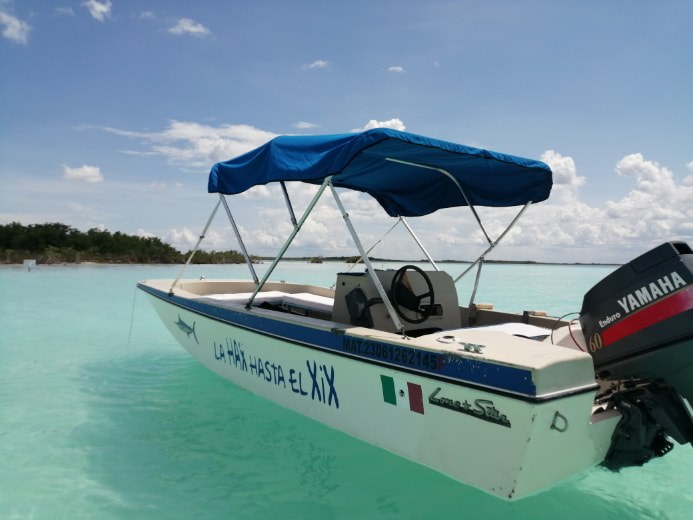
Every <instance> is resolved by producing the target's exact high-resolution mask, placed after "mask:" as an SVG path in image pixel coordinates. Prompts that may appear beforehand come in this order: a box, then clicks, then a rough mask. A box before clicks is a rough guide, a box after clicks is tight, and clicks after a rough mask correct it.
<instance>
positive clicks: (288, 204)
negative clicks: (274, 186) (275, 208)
mask: <svg viewBox="0 0 693 520" xmlns="http://www.w3.org/2000/svg"><path fill="white" fill-rule="evenodd" d="M279 184H280V185H281V187H282V193H284V200H285V201H286V207H287V208H288V209H289V217H291V223H292V224H293V225H294V227H296V214H295V213H294V208H293V206H292V205H291V199H290V198H289V192H288V191H286V184H285V183H284V181H279Z"/></svg>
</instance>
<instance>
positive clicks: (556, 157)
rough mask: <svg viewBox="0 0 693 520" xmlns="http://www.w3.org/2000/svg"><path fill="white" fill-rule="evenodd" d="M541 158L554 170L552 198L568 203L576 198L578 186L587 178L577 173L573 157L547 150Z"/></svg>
mask: <svg viewBox="0 0 693 520" xmlns="http://www.w3.org/2000/svg"><path fill="white" fill-rule="evenodd" d="M541 160H542V161H544V162H545V163H546V164H548V165H549V166H550V167H551V171H553V183H554V186H553V190H552V195H551V197H552V200H554V201H555V200H556V199H560V200H561V201H562V202H563V203H566V202H567V201H569V200H572V199H575V198H576V197H577V190H578V188H579V187H580V186H582V185H583V184H584V183H585V178H584V177H580V176H579V175H578V174H577V168H576V167H575V161H574V160H573V158H572V157H564V156H562V155H561V154H560V153H557V152H555V151H554V150H547V151H545V152H544V153H543V154H542V155H541Z"/></svg>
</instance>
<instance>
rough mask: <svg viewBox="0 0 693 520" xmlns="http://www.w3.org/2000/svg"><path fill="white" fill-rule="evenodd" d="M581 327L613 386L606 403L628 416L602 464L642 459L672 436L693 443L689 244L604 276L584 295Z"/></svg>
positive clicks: (601, 373) (667, 445)
mask: <svg viewBox="0 0 693 520" xmlns="http://www.w3.org/2000/svg"><path fill="white" fill-rule="evenodd" d="M580 325H581V327H582V331H583V333H584V335H585V340H586V342H587V349H588V352H589V353H590V354H591V355H592V358H593V359H594V367H595V373H596V374H597V378H598V380H600V381H601V382H602V383H603V386H607V387H608V389H607V390H606V392H605V393H604V394H603V395H602V396H601V402H603V403H605V404H606V406H612V407H616V408H618V409H619V411H621V413H622V414H623V419H622V420H621V422H620V423H619V426H618V427H617V428H616V431H615V433H614V437H613V438H612V443H611V448H610V450H609V453H608V454H607V457H606V460H605V461H604V463H605V464H606V465H607V466H608V467H611V468H615V469H616V468H620V467H623V466H631V465H638V464H643V463H644V462H647V461H648V460H649V459H651V458H652V457H655V456H661V455H664V454H665V453H667V452H668V451H670V450H671V448H672V447H673V444H672V443H671V442H670V441H669V440H668V437H672V438H673V439H674V440H676V441H677V442H679V443H680V444H685V443H688V442H690V443H692V444H693V416H692V415H691V409H690V405H688V406H687V404H686V401H685V400H686V399H687V400H688V401H689V403H693V250H692V249H691V248H690V246H689V245H688V244H686V243H684V242H667V243H665V244H662V245H661V246H659V247H656V248H654V249H652V250H651V251H648V252H647V253H645V254H643V255H641V256H639V257H638V258H636V259H635V260H633V261H631V262H629V263H628V264H626V265H624V266H622V267H620V268H619V269H617V270H616V271H614V272H613V273H611V274H610V275H609V276H607V277H606V278H604V279H603V280H602V281H601V282H599V283H598V284H597V285H595V286H594V287H593V288H592V289H590V290H589V291H588V292H587V294H585V297H584V300H583V303H582V310H581V312H580ZM609 383H611V384H610V386H609ZM684 398H685V399H684Z"/></svg>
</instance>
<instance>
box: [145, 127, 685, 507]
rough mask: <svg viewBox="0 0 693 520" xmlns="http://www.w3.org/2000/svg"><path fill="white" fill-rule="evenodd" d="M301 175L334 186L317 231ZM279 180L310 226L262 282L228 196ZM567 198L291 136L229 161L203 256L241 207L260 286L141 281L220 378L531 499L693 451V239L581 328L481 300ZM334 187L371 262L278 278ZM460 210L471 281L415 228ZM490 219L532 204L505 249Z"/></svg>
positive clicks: (438, 155)
mask: <svg viewBox="0 0 693 520" xmlns="http://www.w3.org/2000/svg"><path fill="white" fill-rule="evenodd" d="M295 182H296V183H308V184H312V185H315V186H316V187H317V191H316V192H315V195H314V197H313V198H312V200H311V201H310V203H309V204H308V206H307V207H306V209H305V210H304V211H303V213H302V214H301V215H300V217H299V218H297V215H296V213H295V212H294V208H293V205H292V202H291V197H290V196H289V190H288V189H287V185H288V184H290V183H295ZM266 184H276V185H278V186H280V187H281V190H279V189H277V190H276V191H277V192H278V193H279V192H281V194H282V195H280V197H282V198H283V199H284V202H283V204H286V207H287V218H288V219H289V220H290V221H291V222H292V230H291V232H290V233H289V236H288V237H287V238H286V241H285V242H284V244H283V245H282V246H281V248H280V250H279V252H278V254H277V255H276V257H275V258H274V260H273V261H272V263H271V264H270V265H269V267H268V268H267V270H266V272H265V273H264V274H263V276H262V277H258V276H257V274H256V272H255V269H254V267H253V263H252V261H251V258H250V256H249V254H248V252H247V250H246V247H245V245H244V242H243V240H242V236H241V234H240V232H239V228H238V226H237V224H236V221H235V219H234V216H233V214H232V212H231V209H230V206H229V204H228V201H227V197H232V196H234V195H239V194H241V193H243V192H245V191H246V190H248V189H250V188H252V187H253V186H258V185H266ZM551 187H552V172H551V169H550V168H549V167H548V166H547V165H546V164H544V163H542V162H540V161H536V160H531V159H525V158H520V157H516V156H512V155H508V154H503V153H498V152H493V151H489V150H484V149H479V148H473V147H468V146H464V145H460V144H455V143H450V142H446V141H441V140H438V139H433V138H429V137H424V136H420V135H416V134H411V133H407V132H400V131H395V130H390V129H383V128H379V129H373V130H369V131H366V132H360V133H349V134H337V135H322V136H320V135H318V136H279V137H276V138H275V139H273V140H271V141H269V142H268V143H266V144H264V145H263V146H260V147H259V148H257V149H255V150H253V151H250V152H248V153H246V154H244V155H241V156H239V157H236V158H233V159H231V160H229V161H226V162H221V163H217V164H215V165H213V167H212V168H211V172H210V174H209V181H208V191H209V193H211V194H213V196H214V197H217V201H216V204H215V205H214V208H213V210H212V212H211V214H210V216H209V218H208V220H207V224H206V226H205V228H204V230H203V232H202V233H201V235H200V239H199V240H198V242H197V245H196V246H195V249H194V250H193V253H192V254H191V255H190V257H189V258H188V261H187V263H186V266H187V265H189V263H190V262H191V261H192V259H193V257H194V251H195V250H197V249H198V248H199V246H200V243H201V241H202V240H203V237H204V235H205V233H206V232H207V230H208V228H209V226H210V223H211V222H212V220H213V219H214V218H215V215H216V213H217V210H218V209H219V208H220V207H223V208H224V211H225V212H226V214H227V217H228V220H229V225H230V227H231V228H232V229H233V231H234V233H235V237H236V239H237V241H238V244H239V247H240V249H241V251H242V253H243V255H244V257H245V259H246V262H247V264H248V268H249V276H248V278H247V279H243V280H235V279H199V280H198V279H186V278H183V277H182V274H183V273H184V269H185V266H183V267H182V268H181V271H180V272H179V273H178V276H177V277H175V278H171V279H168V280H145V281H141V282H139V283H138V287H139V289H141V290H142V291H144V292H145V293H146V294H147V296H148V297H149V299H150V300H151V302H152V304H153V306H154V308H155V309H156V312H157V313H158V315H159V316H160V318H161V320H162V322H163V324H164V325H165V326H166V327H167V328H168V330H169V331H170V333H171V334H172V335H173V337H174V338H175V339H176V340H177V341H178V342H179V343H180V344H181V345H182V346H183V347H184V348H185V349H186V350H187V351H188V352H189V353H190V354H191V355H192V356H193V357H195V358H196V359H197V360H199V362H200V363H202V364H203V365H204V366H206V367H207V368H208V369H210V370H211V371H212V372H215V373H216V374H218V375H220V376H221V377H223V378H225V379H227V380H229V381H231V382H232V383H234V384H236V385H238V386H240V387H242V388H244V389H247V390H248V391H250V392H252V393H254V394H257V395H259V396H261V397H263V398H266V399H268V400H270V401H273V402H275V403H278V404H279V405H281V406H283V407H286V408H288V409H290V410H293V411H295V412H298V413H300V414H303V415H305V416H307V417H309V418H311V419H314V420H316V421H319V422H320V423H323V424H324V425H327V426H328V427H331V428H334V429H336V430H339V431H341V432H345V433H346V434H348V435H350V436H353V437H355V438H358V439H361V440H363V441H365V442H367V443H370V444H372V445H375V446H377V447H380V448H382V449H385V450H388V451H390V452H392V453H394V454H396V455H399V456H401V457H404V458H406V459H409V460H411V461H414V462H416V463H418V464H421V465H424V466H427V467H429V468H431V469H432V470H435V471H437V472H440V473H442V474H444V475H447V476H449V477H450V478H453V479H456V480H458V481H460V482H462V483H464V484H467V485H469V486H473V487H476V488H479V489H481V490H483V491H486V492H487V493H490V494H492V495H495V496H497V497H501V498H503V499H506V500H516V499H521V498H524V497H527V496H530V495H533V494H535V493H538V492H540V491H542V490H545V489H547V488H549V487H551V486H553V485H555V484H556V483H558V482H561V481H563V480H565V479H567V478H569V477H571V476H573V475H576V474H579V473H581V472H583V471H585V470H587V469H588V468H591V467H593V466H595V465H600V464H601V465H603V466H605V467H607V468H609V469H613V470H619V469H620V468H623V467H627V466H641V465H644V464H645V463H647V462H648V461H650V460H652V459H654V458H656V457H660V456H663V455H665V454H667V453H669V452H670V451H671V450H672V448H673V447H674V445H675V444H677V443H678V444H680V445H685V444H689V443H693V416H692V414H691V406H690V401H691V400H693V251H692V250H691V247H690V246H689V245H688V244H687V243H685V242H680V241H679V242H677V241H671V242H664V243H662V244H661V245H659V246H657V247H655V248H653V249H651V250H649V251H647V252H645V253H643V254H642V255H641V256H639V257H638V258H635V259H634V260H632V261H630V262H628V263H627V264H624V265H622V266H620V267H618V268H617V269H616V270H615V271H614V272H612V273H611V274H609V275H608V276H606V277H605V278H604V279H603V280H602V281H600V282H599V283H597V284H596V285H595V286H594V287H593V288H592V289H590V290H589V291H588V292H587V293H586V294H585V295H584V297H583V304H582V309H581V311H580V314H579V317H578V318H575V319H571V320H568V319H562V318H555V317H551V316H550V315H548V314H547V313H539V312H532V311H523V310H521V309H520V310H518V312H517V313H512V312H502V311H500V310H496V309H494V308H493V306H492V305H488V304H483V303H479V302H476V301H475V300H476V288H477V286H478V281H479V277H480V274H481V272H482V267H483V265H484V264H485V262H486V256H487V255H488V254H489V253H490V252H491V251H492V250H493V249H494V248H495V247H496V246H497V245H498V244H499V242H500V241H501V240H502V238H503V237H504V236H506V234H507V233H508V231H509V230H510V229H511V228H512V227H513V226H514V225H515V223H516V222H517V221H518V219H519V218H520V217H521V216H522V215H523V214H524V213H525V212H526V211H527V210H528V208H530V207H531V206H532V205H534V204H537V203H540V202H542V201H544V200H546V199H547V198H548V197H549V195H550V192H551ZM314 189H315V188H314ZM347 190H355V191H358V192H361V193H365V194H368V195H370V196H372V197H373V198H375V200H376V201H377V203H378V204H379V205H380V207H382V209H383V217H384V218H390V219H392V220H393V221H394V224H393V226H400V227H403V228H404V229H405V230H406V231H405V235H407V236H409V235H411V238H412V243H413V247H415V248H417V250H420V251H421V255H422V256H421V257H422V258H423V257H425V258H426V266H425V268H421V267H420V266H417V265H414V264H406V265H404V266H402V267H401V268H399V269H396V270H394V269H393V270H389V269H378V268H377V267H376V266H374V265H373V264H372V262H371V260H370V258H369V252H370V251H371V249H366V247H365V246H364V245H363V243H362V241H361V240H360V238H359V235H358V233H357V232H356V229H355V226H354V224H353V222H352V220H351V218H350V216H349V213H348V210H347V208H346V207H345V205H344V203H343V200H342V199H343V198H344V197H343V194H344V193H345V191H347ZM328 193H329V194H331V195H332V197H333V198H334V201H335V203H336V206H337V207H338V208H339V211H340V212H341V214H342V216H343V218H344V222H345V231H344V232H345V233H347V232H348V233H349V235H350V236H351V239H352V240H353V243H354V246H355V248H356V249H357V250H358V253H359V257H360V262H358V264H354V265H356V267H355V268H354V269H351V270H345V272H342V273H338V274H337V275H336V279H335V280H334V285H333V286H332V287H319V286H315V285H310V284H304V283H296V282H291V281H285V280H277V279H274V278H273V272H274V270H275V268H276V266H277V264H278V263H279V262H280V261H281V260H282V258H283V257H284V255H285V253H286V251H287V248H288V247H289V245H290V244H291V243H292V242H293V240H294V239H295V237H296V236H297V235H298V233H299V232H300V230H301V228H302V227H303V225H304V223H305V222H306V219H307V218H308V216H309V215H310V214H311V212H313V210H314V209H315V207H316V204H317V203H318V201H319V200H320V199H321V197H323V196H326V194H328ZM280 203H281V201H280ZM459 206H461V207H466V208H468V209H469V214H470V218H471V219H473V220H475V221H476V224H478V226H479V227H480V229H481V232H482V233H483V236H484V237H485V239H486V241H487V243H488V244H487V245H484V248H485V250H484V252H483V253H482V254H481V255H480V256H479V258H477V259H476V260H475V261H474V262H470V263H468V264H455V265H462V267H461V268H460V270H462V272H461V273H459V274H458V273H448V272H446V271H445V270H443V269H441V268H440V266H439V265H438V263H437V262H436V260H435V259H434V258H432V256H431V255H430V254H429V253H428V251H427V249H426V247H425V246H424V244H423V242H422V241H421V240H420V238H419V237H418V236H417V235H416V233H415V232H414V231H413V229H412V227H411V225H410V224H409V221H408V219H409V218H412V217H421V218H425V217H426V216H427V215H430V214H432V213H434V212H436V211H438V210H440V209H443V208H453V207H459ZM479 207H506V208H515V210H512V211H513V215H514V218H513V219H512V221H511V222H510V224H509V225H508V226H507V228H506V229H505V230H504V231H503V232H502V233H501V234H500V235H499V236H497V237H491V236H490V234H489V233H488V231H487V229H486V227H485V226H484V223H483V221H482V219H481V218H480V212H479V211H477V209H478V208H479ZM463 211H466V210H463ZM515 211H516V212H515ZM476 224H475V225H476ZM439 263H440V262H439ZM429 265H430V266H429ZM464 276H470V277H474V284H473V289H472V294H471V295H461V294H458V290H457V283H458V282H459V280H460V279H462V278H463V277H464ZM467 296H469V300H467ZM463 297H464V303H463V304H461V303H460V300H461V299H462V298H463ZM670 456H671V455H670Z"/></svg>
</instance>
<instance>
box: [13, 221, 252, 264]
mask: <svg viewBox="0 0 693 520" xmlns="http://www.w3.org/2000/svg"><path fill="white" fill-rule="evenodd" d="M188 255H189V253H185V254H183V253H181V252H180V251H178V250H177V249H175V248H174V247H172V246H170V245H169V244H166V243H164V242H162V241H161V240H160V239H158V238H152V237H138V236H133V235H126V234H124V233H120V232H118V231H116V232H115V233H111V232H110V231H105V230H103V231H102V230H100V229H96V228H94V229H90V230H89V231H87V232H82V231H79V230H77V229H75V228H72V227H70V226H67V225H65V224H60V223H57V222H55V223H48V224H32V225H29V226H23V225H22V224H19V223H18V222H12V223H11V224H7V225H0V264H21V263H22V261H23V260H24V259H25V258H34V259H36V261H37V262H38V263H39V264H54V263H74V262H104V263H118V264H127V263H138V264H148V263H156V264H176V263H182V262H185V259H186V258H187V256H188ZM243 261H244V259H243V255H241V254H240V253H239V252H237V251H225V252H218V251H198V252H197V253H195V257H194V262H195V263H196V264H211V263H214V264H237V263H241V262H243Z"/></svg>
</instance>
